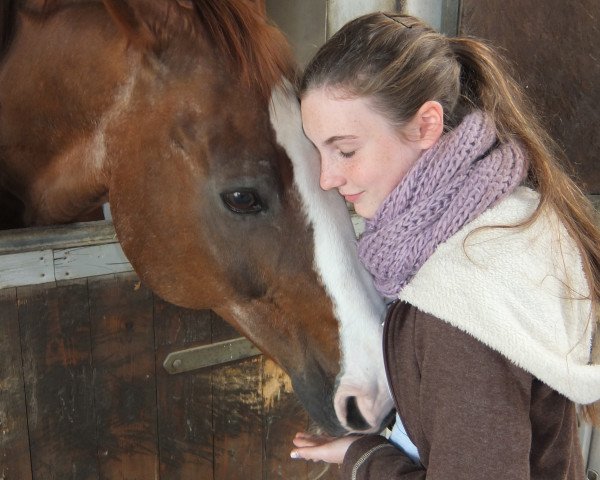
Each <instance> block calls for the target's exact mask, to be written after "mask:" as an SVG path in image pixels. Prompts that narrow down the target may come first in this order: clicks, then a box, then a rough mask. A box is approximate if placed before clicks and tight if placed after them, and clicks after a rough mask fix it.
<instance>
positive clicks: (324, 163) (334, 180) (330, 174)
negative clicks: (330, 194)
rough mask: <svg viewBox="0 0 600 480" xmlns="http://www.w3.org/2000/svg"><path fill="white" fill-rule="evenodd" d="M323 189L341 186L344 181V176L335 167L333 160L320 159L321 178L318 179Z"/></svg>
mask: <svg viewBox="0 0 600 480" xmlns="http://www.w3.org/2000/svg"><path fill="white" fill-rule="evenodd" d="M319 183H320V185H321V188H322V189H323V190H331V189H332V188H338V187H341V186H342V185H344V184H345V183H346V180H345V179H344V176H343V175H342V174H341V172H339V171H338V169H336V168H335V166H334V165H333V162H331V161H328V160H324V159H321V178H320V181H319Z"/></svg>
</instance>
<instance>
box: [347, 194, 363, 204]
mask: <svg viewBox="0 0 600 480" xmlns="http://www.w3.org/2000/svg"><path fill="white" fill-rule="evenodd" d="M361 195H362V192H360V193H354V194H352V195H344V198H345V199H346V201H347V202H350V203H356V201H357V200H358V198H359V197H360V196H361Z"/></svg>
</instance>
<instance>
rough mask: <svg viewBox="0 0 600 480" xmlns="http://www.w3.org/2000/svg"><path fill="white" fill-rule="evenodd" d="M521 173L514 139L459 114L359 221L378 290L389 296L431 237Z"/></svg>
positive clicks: (425, 253) (492, 198)
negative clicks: (459, 120)
mask: <svg viewBox="0 0 600 480" xmlns="http://www.w3.org/2000/svg"><path fill="white" fill-rule="evenodd" d="M526 173H527V162H526V160H525V156H524V152H523V150H522V148H521V147H520V146H519V145H518V144H517V143H515V142H511V143H503V144H497V143H496V133H495V128H494V125H493V123H492V121H491V120H490V119H489V117H487V116H486V115H485V114H484V113H482V112H481V111H476V112H473V113H471V114H469V115H467V116H466V117H465V118H464V120H463V121H462V123H461V124H460V125H459V126H458V127H457V128H455V129H454V130H453V131H451V132H450V133H448V134H446V135H443V136H442V138H441V139H440V140H439V141H438V142H437V143H436V144H435V145H434V146H433V147H431V148H430V149H429V150H427V151H426V152H425V153H424V154H423V155H422V156H421V158H419V160H418V161H417V163H416V164H415V165H414V166H413V167H412V168H411V170H410V171H409V172H408V174H407V175H406V177H405V178H404V179H403V180H402V181H401V182H400V184H399V185H398V186H397V187H396V189H395V190H393V191H392V192H391V193H390V195H389V196H388V197H387V198H386V199H385V201H384V202H383V204H382V205H381V206H380V207H379V210H378V211H377V213H376V214H375V216H374V217H373V218H372V219H370V220H367V222H366V228H365V232H364V233H363V234H362V236H361V237H360V239H359V242H358V253H359V256H360V259H361V261H362V262H363V264H364V265H365V267H366V268H367V270H368V271H369V272H371V275H373V277H374V280H375V287H376V288H377V290H378V291H379V293H380V294H381V295H384V296H387V297H395V296H396V295H397V294H398V293H399V292H400V290H402V288H403V287H404V286H405V285H406V284H407V283H408V282H409V281H410V280H411V278H412V277H413V276H414V275H415V274H416V273H417V271H418V270H419V268H421V266H422V265H423V264H424V263H425V261H426V260H427V259H428V258H429V256H430V255H431V254H432V253H433V252H434V251H435V249H436V248H437V246H438V245H439V244H441V243H443V242H444V241H446V240H447V239H448V238H449V237H451V236H452V235H453V234H454V233H456V232H457V231H458V230H459V229H460V228H461V227H462V226H463V225H465V224H466V223H468V222H469V221H471V220H473V219H474V218H475V217H477V216H478V215H479V214H480V213H482V212H483V211H484V210H486V209H487V208H489V207H491V206H493V205H494V204H495V203H496V202H498V201H499V200H500V199H502V198H504V197H505V196H507V195H508V194H509V193H510V192H512V191H513V190H514V189H515V187H517V186H518V185H519V183H521V181H522V180H523V178H524V177H525V176H526Z"/></svg>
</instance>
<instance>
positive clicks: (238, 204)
mask: <svg viewBox="0 0 600 480" xmlns="http://www.w3.org/2000/svg"><path fill="white" fill-rule="evenodd" d="M221 198H222V199H223V202H224V203H225V206H226V207H227V208H228V209H229V210H231V211H232V212H235V213H258V212H260V211H261V210H263V203H262V200H261V198H260V196H259V195H258V193H256V192H255V191H254V190H235V191H233V192H224V193H222V194H221Z"/></svg>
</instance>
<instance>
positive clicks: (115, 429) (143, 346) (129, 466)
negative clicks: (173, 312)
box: [89, 273, 159, 480]
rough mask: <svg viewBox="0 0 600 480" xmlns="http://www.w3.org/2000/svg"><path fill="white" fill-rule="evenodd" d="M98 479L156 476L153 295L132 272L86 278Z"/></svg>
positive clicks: (143, 478)
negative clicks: (93, 379) (93, 371)
mask: <svg viewBox="0 0 600 480" xmlns="http://www.w3.org/2000/svg"><path fill="white" fill-rule="evenodd" d="M89 296H90V299H89V302H90V319H91V322H92V355H93V361H94V370H95V388H94V392H95V403H96V412H97V416H96V423H97V429H98V457H99V460H98V462H99V469H100V478H101V479H103V480H104V479H106V480H114V479H119V480H121V479H122V480H145V479H154V478H158V476H159V465H158V442H157V430H158V429H157V406H156V367H155V365H156V361H155V357H154V327H153V299H152V294H151V293H150V291H149V290H148V289H146V288H144V287H143V286H142V285H141V284H140V282H139V281H138V279H137V277H136V276H135V275H134V274H127V273H125V274H117V275H110V276H107V277H95V278H93V279H90V280H89Z"/></svg>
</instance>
